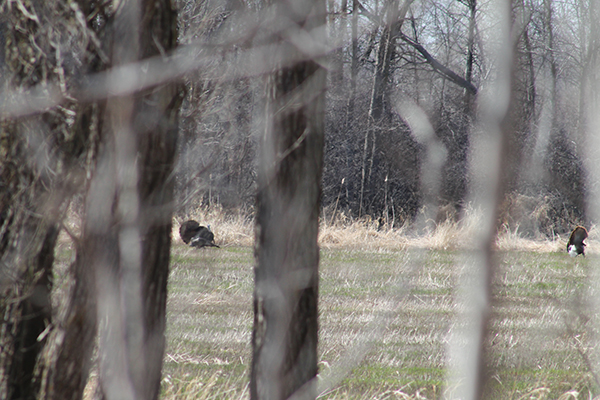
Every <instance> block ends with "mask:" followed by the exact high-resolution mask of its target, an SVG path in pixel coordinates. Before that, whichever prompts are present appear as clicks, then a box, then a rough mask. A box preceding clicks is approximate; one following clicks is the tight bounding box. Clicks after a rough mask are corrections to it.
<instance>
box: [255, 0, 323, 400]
mask: <svg viewBox="0 0 600 400" xmlns="http://www.w3.org/2000/svg"><path fill="white" fill-rule="evenodd" d="M275 8H276V15H275V16H274V18H280V17H288V18H292V19H293V20H294V21H295V22H296V23H297V24H298V25H299V26H301V27H302V28H304V29H306V30H311V29H313V28H315V27H317V26H320V25H322V24H323V23H324V15H325V14H324V2H323V0H313V1H305V3H304V6H303V7H301V8H296V9H295V12H297V10H303V11H304V14H302V15H298V14H295V12H294V11H293V10H292V9H290V8H288V5H287V3H285V2H279V3H277V4H276V6H275ZM283 36H285V35H283ZM279 43H280V45H281V46H283V47H284V48H286V49H287V50H288V51H291V50H292V47H288V46H289V45H288V44H286V43H284V42H279ZM282 51H283V50H282ZM324 85H325V71H324V70H323V69H322V68H321V67H319V65H318V64H317V63H316V62H314V61H302V62H298V63H296V64H294V65H293V66H291V67H286V68H281V69H279V70H277V71H276V72H274V73H273V74H271V75H270V76H269V78H268V81H267V112H266V127H265V133H264V136H263V138H262V143H261V159H260V165H259V167H258V169H259V182H258V184H259V189H258V195H257V217H256V218H257V219H256V248H255V262H256V266H255V291H254V327H253V331H252V348H253V359H252V371H251V380H250V395H251V398H252V399H255V400H257V399H265V400H267V399H268V400H280V399H281V400H282V399H287V398H290V397H291V396H293V398H299V399H300V398H301V399H314V398H315V396H316V374H317V331H318V321H317V317H318V311H317V299H318V263H319V249H318V245H317V233H318V225H319V201H320V196H321V172H322V168H323V143H324V123H323V121H324V120H323V117H324V116H323V114H324Z"/></svg>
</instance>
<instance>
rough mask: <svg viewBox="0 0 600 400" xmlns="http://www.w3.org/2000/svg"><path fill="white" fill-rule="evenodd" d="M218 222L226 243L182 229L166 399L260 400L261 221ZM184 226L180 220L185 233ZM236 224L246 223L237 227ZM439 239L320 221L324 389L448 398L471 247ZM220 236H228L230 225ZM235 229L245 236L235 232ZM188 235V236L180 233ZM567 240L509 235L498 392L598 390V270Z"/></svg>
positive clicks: (579, 393) (497, 340)
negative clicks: (255, 311)
mask: <svg viewBox="0 0 600 400" xmlns="http://www.w3.org/2000/svg"><path fill="white" fill-rule="evenodd" d="M218 226H221V227H222V229H223V230H222V231H221V232H219V230H218V229H217V228H215V235H216V236H217V238H220V239H217V243H220V244H222V248H221V249H212V248H210V249H201V250H197V249H193V248H190V247H187V246H185V245H183V244H182V243H181V242H180V241H179V240H178V239H175V240H174V247H173V252H172V262H171V275H170V284H169V297H168V306H167V307H168V311H167V312H168V327H167V340H168V345H167V354H166V356H165V364H164V374H163V375H164V378H163V398H166V399H238V398H239V399H244V398H248V397H249V392H248V379H249V365H250V354H251V349H250V339H251V330H252V318H253V316H252V290H253V269H252V267H253V250H252V246H251V243H252V237H251V236H252V235H251V229H250V228H249V226H251V224H246V227H245V228H244V229H241V228H240V227H237V228H235V229H233V228H231V227H227V223H226V222H225V221H223V224H218ZM174 232H175V230H174ZM231 232H237V233H236V234H233V233H231ZM463 233H464V232H462V233H461V232H460V230H457V229H456V227H455V229H454V230H452V229H450V228H447V229H446V230H443V227H440V228H439V229H438V230H436V231H435V232H432V233H431V234H430V235H428V236H427V237H423V236H421V237H416V236H411V235H410V234H408V233H406V232H402V231H401V230H400V231H391V230H390V231H382V232H378V231H377V230H376V228H375V227H372V226H370V225H368V224H363V225H362V228H361V227H357V226H346V227H341V226H338V227H327V226H322V228H321V264H320V290H319V308H320V342H319V354H320V360H321V361H320V376H319V379H320V382H321V388H323V390H324V392H323V393H322V395H321V396H320V398H323V399H437V398H441V397H442V396H443V394H444V392H446V393H450V394H451V393H452V387H446V386H447V385H446V379H447V365H448V363H447V354H448V348H449V342H450V338H451V336H452V334H453V332H455V330H456V329H457V328H458V324H459V322H458V321H459V319H458V318H457V316H458V314H459V306H458V305H457V304H459V301H458V299H459V296H460V287H461V277H462V276H463V275H462V274H463V273H464V266H465V265H466V263H468V262H469V251H468V250H461V249H459V248H458V247H457V240H458V238H460V236H461V234H463ZM219 234H221V235H219ZM232 235H233V236H232ZM175 237H176V236H175ZM564 240H565V238H556V240H554V241H549V242H543V243H542V242H533V241H525V240H519V239H518V238H517V237H516V235H512V236H511V235H510V234H506V235H503V236H501V237H500V238H499V240H498V247H499V249H498V253H497V256H498V264H499V270H498V273H497V276H496V280H495V285H494V298H495V306H494V309H493V315H492V320H493V332H492V334H491V336H490V337H489V338H488V343H487V345H488V346H489V348H490V349H491V351H490V354H491V359H490V360H488V364H489V365H490V366H491V368H492V371H493V378H494V379H493V382H494V385H493V387H489V388H488V395H487V396H488V397H487V398H490V399H570V398H573V399H574V398H579V399H584V398H585V399H589V398H592V397H594V396H597V395H598V394H599V393H600V388H599V387H598V382H597V378H595V377H594V374H593V373H592V369H591V368H590V365H592V363H593V361H592V357H593V356H592V354H591V351H590V349H591V348H592V341H591V338H590V332H591V330H592V328H591V327H590V317H591V316H592V313H591V311H590V310H591V307H590V304H589V300H588V299H590V298H591V295H593V293H592V288H591V285H590V283H589V282H590V271H589V269H590V268H591V266H592V265H594V264H595V261H596V260H597V255H596V254H595V253H594V250H593V248H594V246H593V242H591V243H592V245H591V246H590V247H589V250H590V251H589V255H588V257H587V258H582V257H578V258H577V259H573V258H570V257H569V256H568V255H567V253H566V252H565V251H564V250H563V247H564V243H563V242H564Z"/></svg>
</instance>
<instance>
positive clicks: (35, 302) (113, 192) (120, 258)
mask: <svg viewBox="0 0 600 400" xmlns="http://www.w3.org/2000/svg"><path fill="white" fill-rule="evenodd" d="M137 4H138V5H139V7H138V8H137V13H133V14H127V12H128V11H130V10H131V7H130V5H129V4H127V5H123V6H122V7H119V8H116V9H112V8H110V7H108V6H106V4H104V5H98V4H95V5H92V4H90V3H85V4H81V5H79V3H76V2H73V4H71V3H69V5H67V4H65V3H63V2H61V1H58V2H35V3H34V4H33V5H28V6H27V7H28V8H27V9H26V10H25V11H26V12H25V11H24V9H23V8H20V7H8V8H7V9H5V11H6V12H7V13H9V14H10V15H3V16H2V18H0V28H1V29H2V32H1V34H0V38H1V39H2V44H3V45H4V47H5V49H3V50H4V53H3V54H4V55H5V56H6V64H5V65H3V70H2V72H3V76H2V79H3V82H4V83H5V84H6V87H7V88H8V89H9V90H14V91H27V90H29V88H30V87H37V88H39V87H42V88H44V87H46V83H48V84H49V85H48V86H51V85H52V84H55V85H58V86H59V87H60V89H61V90H62V91H63V92H64V93H67V96H66V97H67V98H68V91H69V89H70V88H71V80H72V79H73V78H74V77H81V76H83V75H85V74H87V73H91V72H96V71H100V70H103V69H105V68H106V67H107V63H108V62H109V61H110V58H114V60H115V63H116V64H119V63H124V62H129V61H137V60H138V59H141V58H146V57H150V56H156V55H158V54H165V52H168V51H169V50H171V49H173V48H174V47H175V45H176V38H177V35H176V28H177V21H176V14H175V11H174V7H173V5H172V4H171V1H170V0H163V1H160V2H157V1H145V2H139V3H137ZM80 12H81V13H83V15H84V16H87V15H90V14H91V13H94V16H95V17H94V18H84V20H86V21H88V23H89V26H82V25H81V23H80V21H81V19H80V16H79V14H78V13H80ZM124 13H125V14H126V17H125V18H126V19H128V20H129V21H134V23H133V24H129V25H127V24H125V25H124V24H121V27H123V26H125V30H127V29H129V30H128V31H127V32H125V33H123V31H119V32H117V30H118V28H119V25H118V22H119V21H121V22H122V20H123V19H122V18H123V15H124ZM42 16H43V17H42ZM115 21H116V22H117V23H116V24H115ZM139 21H141V22H139ZM16 26H18V29H16V28H15V27H16ZM138 27H139V30H138V29H136V28H138ZM96 28H97V30H95V29H96ZM94 30H95V31H94ZM92 31H94V32H93V34H92ZM63 35H66V36H68V40H67V39H66V38H65V37H64V36H63ZM94 35H95V36H94ZM32 37H35V38H36V39H35V41H31V40H30V39H31V38H32ZM91 37H94V40H90V38H91ZM113 38H114V39H115V41H116V44H115V45H114V46H113V45H112V44H111V43H112V39H113ZM64 43H67V44H68V45H65V44H64ZM60 46H64V47H60ZM78 46H79V47H78ZM81 46H83V47H81ZM111 48H114V51H113V52H111V50H110V49H111ZM32 54H33V56H32ZM74 59H76V60H77V61H78V62H73V60H74ZM74 65H76V66H81V67H74ZM127 83H130V82H127ZM43 94H44V93H42V95H43ZM180 97H181V96H180V90H179V87H178V86H177V85H171V84H166V85H162V86H158V87H155V88H152V89H149V90H146V91H145V92H143V93H140V94H137V95H132V96H130V97H128V98H126V99H114V100H111V101H110V102H109V107H108V108H107V107H106V106H105V105H104V104H103V102H100V103H94V104H79V103H77V102H76V101H75V100H66V101H64V102H63V103H62V104H61V106H60V107H56V108H55V109H51V110H50V111H47V112H45V113H43V114H39V115H33V116H30V117H23V118H20V119H18V120H15V119H10V116H8V117H5V120H3V121H2V131H1V136H0V155H1V156H0V187H1V188H2V190H0V262H1V263H2V266H3V267H2V271H1V272H2V274H1V275H0V289H1V290H2V297H1V300H0V311H1V312H2V316H3V323H2V325H0V348H1V349H2V350H1V352H0V398H3V399H30V398H47V399H50V398H56V399H80V398H82V395H83V389H84V388H85V385H86V383H87V378H88V372H89V369H90V367H91V365H90V360H91V356H92V351H93V346H94V342H95V336H96V325H97V316H98V314H99V315H100V316H101V317H102V318H104V317H107V318H104V319H103V321H104V322H108V323H109V326H108V329H107V330H105V331H103V333H106V332H113V333H114V332H115V329H113V328H117V329H121V330H120V332H121V333H123V335H122V336H121V337H120V338H125V342H124V343H123V342H119V344H120V345H122V348H123V350H124V351H123V352H121V353H120V355H122V356H123V358H122V359H120V360H119V361H122V360H125V361H126V362H125V363H124V364H122V365H121V364H119V365H118V367H119V368H116V369H115V370H116V371H118V372H124V374H122V375H121V376H120V377H119V379H120V378H124V380H119V382H117V383H121V382H123V381H125V383H126V385H130V387H131V388H132V391H131V392H130V393H128V392H127V391H123V392H122V391H121V389H122V387H120V386H118V385H111V384H112V383H114V381H110V379H106V376H107V374H101V376H100V383H101V385H102V390H101V391H102V392H103V393H104V394H106V393H108V392H111V391H112V392H115V393H117V392H118V393H119V395H121V394H124V395H125V396H126V395H127V394H131V395H132V396H137V398H144V399H152V398H157V397H158V393H159V388H160V374H161V366H162V358H163V354H164V330H165V313H166V288H167V286H166V284H167V276H168V270H169V269H168V262H169V252H170V235H171V216H172V206H173V185H172V179H171V175H172V169H173V164H174V158H175V146H176V137H177V115H178V107H179V103H180ZM8 100H10V98H9V99H8ZM13 108H14V107H13ZM107 111H108V113H107ZM107 115H108V116H111V117H112V119H110V120H107V122H106V123H105V121H104V119H105V118H107ZM97 153H100V154H101V156H100V157H97ZM119 157H120V158H119ZM96 160H98V162H96ZM92 171H93V172H92ZM90 175H91V176H93V178H92V181H91V184H90V185H89V191H88V193H87V196H86V199H87V200H86V206H85V221H84V222H83V225H82V233H81V237H79V238H77V237H74V238H73V241H74V243H75V247H76V249H75V250H76V252H77V253H76V260H75V262H74V263H73V265H72V266H71V268H70V272H69V275H70V277H71V278H72V279H73V280H74V283H73V289H72V291H71V293H70V294H69V295H68V300H67V302H68V303H67V305H66V306H65V310H66V312H65V317H64V318H58V319H57V320H55V321H52V320H51V319H52V315H53V314H52V312H51V308H50V307H51V304H50V290H51V281H50V276H51V274H52V266H53V265H52V264H53V254H54V246H55V243H56V240H57V236H58V232H59V229H60V228H61V223H62V219H63V216H64V215H65V210H66V208H67V207H68V205H69V201H70V199H71V198H72V196H73V194H75V193H77V192H81V191H83V190H85V189H86V187H87V186H88V185H87V184H86V177H87V176H90ZM129 250H133V251H129ZM107 277H108V279H107ZM107 282H108V283H109V285H104V284H105V283H107ZM97 285H98V290H96V289H97V287H96V286H97ZM107 293H109V294H115V296H113V297H112V298H111V300H113V301H114V300H116V302H110V301H108V302H107V301H106V299H107V298H108V297H107V296H106V295H107ZM97 294H101V295H103V297H101V298H100V301H98V302H97V301H96V295H97ZM119 299H122V300H123V301H122V302H119V301H118V300H119ZM111 306H114V307H111ZM121 307H124V309H121ZM108 316H110V318H108ZM117 320H118V321H125V322H126V324H125V326H122V325H119V323H117V324H116V325H110V323H112V322H114V321H117ZM108 336H110V335H108ZM102 339H103V340H104V339H106V336H103V338H102ZM101 344H103V345H106V344H112V343H109V342H108V341H106V340H104V341H102V340H101ZM112 350H113V348H110V349H107V348H104V347H102V346H101V349H100V359H101V360H102V361H101V364H102V365H103V366H105V365H107V364H108V365H111V366H114V364H111V362H112V361H114V360H111V355H112V354H114V352H113V351H112ZM102 371H106V370H102ZM132 398H133V397H132Z"/></svg>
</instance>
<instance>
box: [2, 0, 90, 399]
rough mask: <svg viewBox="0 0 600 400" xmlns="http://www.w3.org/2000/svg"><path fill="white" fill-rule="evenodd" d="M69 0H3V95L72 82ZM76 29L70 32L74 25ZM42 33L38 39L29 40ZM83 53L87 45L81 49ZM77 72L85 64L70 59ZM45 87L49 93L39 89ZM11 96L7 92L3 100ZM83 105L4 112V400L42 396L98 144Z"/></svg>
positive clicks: (75, 36) (77, 36)
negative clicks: (74, 202)
mask: <svg viewBox="0 0 600 400" xmlns="http://www.w3.org/2000/svg"><path fill="white" fill-rule="evenodd" d="M74 15H75V13H74V12H73V9H72V8H69V7H65V6H64V4H62V2H36V3H34V4H30V5H29V6H28V8H27V9H26V12H25V11H24V10H23V9H21V8H19V7H5V9H4V10H3V16H2V18H1V21H0V22H1V24H0V25H1V26H0V29H1V30H2V32H0V36H2V43H3V45H4V47H3V49H2V50H3V58H4V61H5V63H4V65H3V66H2V73H3V78H2V80H3V84H4V89H6V92H5V93H9V92H11V91H15V92H22V93H23V92H24V93H28V92H34V93H38V95H41V96H45V95H47V93H45V92H44V88H45V87H46V84H48V83H53V82H61V83H62V85H61V89H65V88H66V87H67V86H68V83H69V82H68V77H67V72H66V62H65V58H66V57H65V54H64V53H62V52H61V50H63V49H62V48H61V47H60V46H61V44H62V43H64V42H65V40H66V39H65V35H68V36H69V40H71V41H72V45H73V47H74V48H77V46H79V45H80V43H81V42H79V41H78V39H80V38H81V35H82V32H81V30H80V29H79V28H78V25H73V24H72V21H73V19H74ZM67 27H69V29H67ZM31 38H35V40H31ZM77 49H78V50H80V51H81V53H78V54H84V53H85V49H81V48H77ZM70 67H71V68H72V69H71V71H70V72H71V73H73V74H77V73H80V72H81V70H79V69H78V68H77V66H74V65H70ZM40 88H41V93H40V92H39V91H40ZM11 100H12V99H11V98H10V97H5V102H6V103H5V105H9V104H10V101H11ZM78 111H79V105H78V104H77V103H76V102H75V101H72V100H67V101H65V102H64V103H63V104H61V107H57V108H53V109H49V110H47V111H45V112H43V113H41V114H37V115H31V116H28V117H21V118H10V116H3V117H4V118H3V120H2V125H1V132H0V188H1V189H0V265H2V270H1V272H2V274H1V275H0V289H1V291H2V295H1V300H0V312H1V313H2V325H0V348H1V351H0V398H3V399H17V398H18V399H29V398H35V397H36V396H37V391H38V389H39V386H40V382H39V381H37V380H35V379H34V376H35V374H36V370H37V369H38V368H39V364H38V363H39V362H40V360H41V357H40V353H41V351H42V349H43V348H44V346H46V345H47V343H48V332H50V331H51V330H52V329H53V327H54V321H52V312H51V303H50V291H51V289H52V282H51V276H52V268H53V262H54V257H53V255H54V246H55V244H56V240H57V236H58V232H59V229H60V226H61V223H62V219H63V217H64V214H65V212H66V209H67V207H68V205H69V202H70V199H71V197H72V196H73V194H74V193H76V192H77V191H79V190H80V187H81V186H82V184H83V182H84V181H85V174H86V161H85V160H87V159H88V158H89V156H90V152H89V151H90V149H91V146H90V143H91V141H93V138H91V137H90V136H89V135H87V134H86V133H85V132H84V133H80V132H78V131H77V123H76V122H75V123H74V122H73V115H77V113H78Z"/></svg>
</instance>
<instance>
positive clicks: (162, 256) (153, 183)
mask: <svg viewBox="0 0 600 400" xmlns="http://www.w3.org/2000/svg"><path fill="white" fill-rule="evenodd" d="M176 27H177V20H176V13H175V10H174V7H173V5H172V4H171V2H170V1H169V0H163V1H160V2H157V1H154V0H146V1H141V2H139V7H136V4H135V3H128V4H126V5H124V6H123V7H122V8H120V9H119V13H117V15H116V16H115V22H114V35H115V36H114V37H115V43H114V48H113V60H114V62H115V64H117V65H118V64H125V63H128V62H131V61H136V60H137V59H144V58H147V57H151V56H156V55H159V54H162V53H163V52H165V51H170V50H172V49H173V48H175V46H176V43H177V34H176ZM117 38H118V41H117ZM117 79H118V78H117ZM180 99H181V96H180V90H179V87H178V86H177V85H174V84H165V85H162V86H158V87H155V88H152V89H149V90H146V91H144V92H140V93H137V94H135V95H131V96H124V97H120V98H115V99H111V100H110V101H109V102H108V105H107V118H106V121H107V131H106V132H105V136H104V138H103V140H104V142H103V145H102V149H103V152H102V153H101V154H100V155H99V167H98V173H97V174H96V176H95V177H94V178H93V182H92V186H91V188H90V195H89V203H88V213H89V214H88V217H89V218H91V220H90V227H91V228H92V229H93V230H94V234H97V235H99V236H100V237H101V238H103V240H101V241H100V246H101V249H102V248H103V250H104V252H105V255H104V259H103V258H102V257H100V258H99V259H98V258H97V259H96V260H95V262H94V266H95V270H96V280H97V282H98V318H99V319H100V320H103V321H107V322H106V328H105V329H103V330H102V331H101V332H100V339H99V353H100V384H101V388H102V393H103V396H104V397H105V398H107V397H113V395H114V394H117V393H118V394H119V395H124V396H126V397H130V398H143V399H156V398H158V395H159V390H160V378H161V369H162V358H163V355H164V346H165V338H164V333H165V322H166V295H167V277H168V273H169V254H170V245H171V220H172V212H173V180H172V179H171V174H172V172H173V165H174V161H175V150H176V143H177V115H178V109H179V104H180ZM107 221H108V222H109V223H107ZM115 350H116V351H115Z"/></svg>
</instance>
